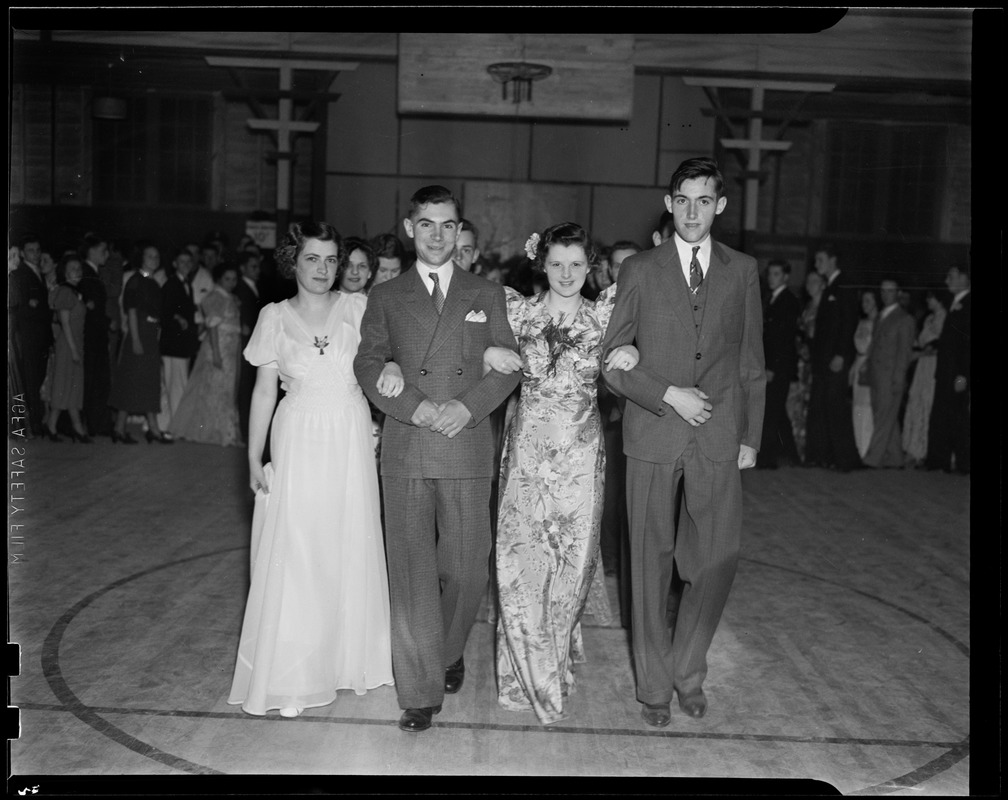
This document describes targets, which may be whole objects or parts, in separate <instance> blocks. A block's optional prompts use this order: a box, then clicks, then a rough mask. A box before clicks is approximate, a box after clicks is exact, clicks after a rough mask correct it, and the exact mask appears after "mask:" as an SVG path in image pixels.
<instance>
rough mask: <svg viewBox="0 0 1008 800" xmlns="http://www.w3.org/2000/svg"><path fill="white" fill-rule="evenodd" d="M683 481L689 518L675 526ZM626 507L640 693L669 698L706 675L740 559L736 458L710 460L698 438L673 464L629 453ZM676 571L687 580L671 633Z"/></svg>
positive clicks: (645, 699)
mask: <svg viewBox="0 0 1008 800" xmlns="http://www.w3.org/2000/svg"><path fill="white" fill-rule="evenodd" d="M680 481H683V489H684V492H683V502H684V507H683V510H684V511H685V514H686V517H685V518H682V519H681V520H680V523H681V524H680V525H679V526H678V531H677V530H676V528H675V526H674V524H673V520H674V517H675V500H676V489H677V487H678V484H679V482H680ZM627 509H628V511H629V515H630V568H631V571H632V576H633V577H632V583H633V654H634V666H635V668H636V673H637V699H638V700H639V701H640V702H642V703H652V704H654V703H668V702H670V701H671V700H672V694H673V690H674V691H676V692H678V693H679V696H680V697H683V696H685V695H688V694H692V693H694V692H696V691H698V690H699V689H700V688H701V686H702V685H703V681H704V678H705V677H706V676H707V650H708V649H709V648H710V643H711V640H712V639H713V638H714V632H715V631H716V630H717V626H718V623H719V622H720V620H721V612H722V611H723V610H724V606H725V602H726V601H727V599H728V592H729V590H730V589H731V585H732V582H733V581H734V579H735V569H736V567H737V565H738V554H739V540H740V537H741V531H742V480H741V476H740V472H739V468H738V462H737V461H736V460H734V459H733V460H731V461H711V460H710V459H708V458H706V457H705V456H704V455H703V454H702V453H700V451H699V449H698V448H697V446H696V442H695V441H691V442H690V443H689V444H688V445H687V446H686V449H685V450H684V451H683V453H682V455H681V456H680V457H679V458H678V459H677V460H676V461H675V462H674V463H672V464H653V463H650V462H647V461H639V460H638V459H635V458H632V457H629V456H628V457H627ZM674 571H677V572H678V575H679V578H680V579H681V580H682V583H683V585H682V594H681V597H680V600H679V607H678V613H677V616H676V619H675V621H674V635H673V634H672V633H671V632H670V630H669V623H668V620H667V618H666V608H667V606H668V602H669V589H670V587H671V585H672V577H673V572H674Z"/></svg>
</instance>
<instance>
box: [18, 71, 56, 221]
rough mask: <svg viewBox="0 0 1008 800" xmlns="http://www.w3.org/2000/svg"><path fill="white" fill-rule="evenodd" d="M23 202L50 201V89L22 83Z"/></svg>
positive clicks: (42, 202)
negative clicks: (23, 85)
mask: <svg viewBox="0 0 1008 800" xmlns="http://www.w3.org/2000/svg"><path fill="white" fill-rule="evenodd" d="M22 108H23V112H22V113H23V129H22V130H23V135H24V140H23V141H24V148H23V153H24V161H23V164H24V202H26V203H39V204H49V203H52V202H53V197H52V180H53V174H52V170H53V163H52V145H53V140H52V135H53V130H52V90H51V87H49V86H44V85H43V86H25V87H24V102H23V106H22Z"/></svg>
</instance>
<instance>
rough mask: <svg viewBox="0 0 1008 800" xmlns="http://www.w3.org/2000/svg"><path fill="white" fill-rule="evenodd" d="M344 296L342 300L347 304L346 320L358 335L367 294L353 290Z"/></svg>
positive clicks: (365, 308)
mask: <svg viewBox="0 0 1008 800" xmlns="http://www.w3.org/2000/svg"><path fill="white" fill-rule="evenodd" d="M344 297H345V298H346V299H345V300H344V301H343V302H345V303H346V304H347V314H346V317H345V319H346V322H347V323H348V324H350V325H351V326H353V329H354V330H355V331H357V335H358V336H360V326H361V320H362V319H364V312H365V311H366V310H367V302H368V301H367V295H366V294H364V292H354V293H353V294H347V295H344Z"/></svg>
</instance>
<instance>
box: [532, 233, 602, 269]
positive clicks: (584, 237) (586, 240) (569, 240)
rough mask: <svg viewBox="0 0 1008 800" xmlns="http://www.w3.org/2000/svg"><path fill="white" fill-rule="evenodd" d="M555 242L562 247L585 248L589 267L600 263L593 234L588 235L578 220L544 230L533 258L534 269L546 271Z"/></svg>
mask: <svg viewBox="0 0 1008 800" xmlns="http://www.w3.org/2000/svg"><path fill="white" fill-rule="evenodd" d="M555 244H558V245H560V246H562V247H571V246H573V245H580V246H581V247H582V248H584V252H585V258H586V259H587V261H588V267H589V268H594V267H597V266H598V265H599V261H600V258H599V250H598V247H597V246H596V245H595V242H593V241H592V238H591V236H589V235H588V231H586V230H585V229H584V228H582V227H581V226H580V225H578V224H577V223H576V222H561V223H560V224H559V225H553V226H551V227H549V228H547V229H546V230H544V231H543V232H542V235H541V236H540V237H539V244H538V245H537V246H536V254H535V258H534V259H533V260H532V269H534V270H535V271H536V272H545V271H546V263H545V262H546V257H547V256H548V255H549V249H550V246H551V245H555Z"/></svg>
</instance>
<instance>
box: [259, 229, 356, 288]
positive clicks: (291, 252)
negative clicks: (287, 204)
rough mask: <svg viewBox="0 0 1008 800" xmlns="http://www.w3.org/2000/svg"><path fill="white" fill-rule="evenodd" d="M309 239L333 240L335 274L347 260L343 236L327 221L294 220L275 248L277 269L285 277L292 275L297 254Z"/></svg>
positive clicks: (291, 276) (344, 265) (299, 253)
mask: <svg viewBox="0 0 1008 800" xmlns="http://www.w3.org/2000/svg"><path fill="white" fill-rule="evenodd" d="M309 239H317V240H318V241H320V242H335V243H336V247H337V249H338V252H339V256H338V258H339V261H338V263H337V269H336V274H337V275H338V274H339V273H340V272H341V271H342V270H343V269H344V268H345V267H346V260H347V252H346V248H345V247H344V246H343V237H341V236H340V235H339V233H338V232H337V231H336V229H335V228H334V227H333V226H332V225H330V224H329V223H328V222H315V221H314V220H310V221H308V222H296V223H294V224H293V225H291V229H290V230H289V231H288V232H287V235H286V236H284V239H283V242H282V243H281V245H280V246H279V247H278V248H277V249H276V253H275V254H274V258H275V259H276V265H277V269H278V270H279V271H280V274H281V275H282V276H283V277H285V278H293V277H294V265H295V264H297V260H298V256H299V255H301V251H302V250H304V246H305V243H306V242H307V241H308V240H309Z"/></svg>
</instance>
